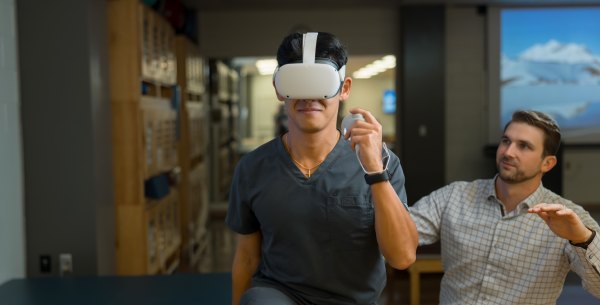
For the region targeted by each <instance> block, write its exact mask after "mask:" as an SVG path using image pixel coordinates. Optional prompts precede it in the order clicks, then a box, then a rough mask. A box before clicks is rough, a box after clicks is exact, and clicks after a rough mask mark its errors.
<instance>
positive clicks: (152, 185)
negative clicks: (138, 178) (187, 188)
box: [144, 174, 169, 199]
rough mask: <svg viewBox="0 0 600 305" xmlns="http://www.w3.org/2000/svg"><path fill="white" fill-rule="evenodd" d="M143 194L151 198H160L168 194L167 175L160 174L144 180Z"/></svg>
mask: <svg viewBox="0 0 600 305" xmlns="http://www.w3.org/2000/svg"><path fill="white" fill-rule="evenodd" d="M144 195H145V196H146V197H148V198H152V199H161V198H164V197H166V196H167V195H169V178H168V177H167V175H166V174H161V175H158V176H154V177H151V178H149V179H147V180H146V181H144Z"/></svg>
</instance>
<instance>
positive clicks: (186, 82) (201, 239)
mask: <svg viewBox="0 0 600 305" xmlns="http://www.w3.org/2000/svg"><path fill="white" fill-rule="evenodd" d="M176 50H177V82H178V83H179V85H180V87H181V96H182V107H181V127H182V128H181V141H180V149H179V160H180V162H179V167H180V168H181V183H180V184H179V191H180V194H181V203H182V205H181V215H182V222H181V232H182V240H183V243H182V249H183V251H184V252H183V253H184V255H183V257H184V258H185V259H184V265H185V267H186V269H188V270H192V271H208V270H204V269H203V268H202V266H203V265H206V260H210V255H209V252H210V249H209V246H210V243H209V242H208V240H209V236H208V230H207V215H208V202H209V198H208V197H209V196H208V176H207V170H208V166H207V163H208V160H209V158H208V138H209V135H208V130H209V122H208V115H207V112H208V105H207V104H208V101H207V92H206V91H207V90H206V85H205V81H206V76H205V75H206V72H207V71H206V69H205V59H204V58H203V57H202V56H201V54H200V52H199V50H198V48H197V47H196V46H195V45H194V44H193V43H192V42H191V41H190V40H189V39H188V38H187V37H184V36H179V37H177V40H176Z"/></svg>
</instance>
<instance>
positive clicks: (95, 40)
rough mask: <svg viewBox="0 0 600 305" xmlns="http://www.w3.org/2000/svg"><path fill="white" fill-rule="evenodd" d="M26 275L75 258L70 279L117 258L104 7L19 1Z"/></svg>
mask: <svg viewBox="0 0 600 305" xmlns="http://www.w3.org/2000/svg"><path fill="white" fill-rule="evenodd" d="M17 16H18V28H19V57H20V74H21V80H20V81H21V104H22V111H23V156H24V165H25V166H24V170H25V187H26V190H27V196H26V197H25V207H26V209H25V213H26V214H25V215H26V219H27V223H26V238H27V239H26V240H27V242H26V244H27V246H26V248H27V253H26V254H27V260H26V266H27V275H28V276H40V275H48V274H42V273H41V272H40V262H39V261H40V256H41V255H50V256H51V258H52V272H51V273H50V274H51V275H57V274H58V255H59V254H60V253H70V254H72V256H73V269H74V270H73V274H74V275H98V274H113V273H114V259H115V242H114V230H115V228H114V226H115V224H114V206H113V194H112V170H111V169H112V161H111V155H112V153H111V128H110V126H111V125H110V108H109V106H110V103H109V101H108V85H107V84H108V82H107V81H108V79H107V71H106V68H107V66H108V60H107V59H108V58H107V47H108V46H107V41H108V39H107V37H106V31H107V25H106V1H104V0H87V1H61V2H47V1H35V0H22V1H19V5H18V7H17Z"/></svg>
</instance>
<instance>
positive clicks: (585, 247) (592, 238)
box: [569, 228, 596, 250]
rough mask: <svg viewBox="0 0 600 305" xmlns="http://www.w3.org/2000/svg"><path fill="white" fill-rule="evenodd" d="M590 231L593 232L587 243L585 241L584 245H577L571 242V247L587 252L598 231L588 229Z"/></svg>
mask: <svg viewBox="0 0 600 305" xmlns="http://www.w3.org/2000/svg"><path fill="white" fill-rule="evenodd" d="M588 229H589V230H590V231H592V235H591V236H590V238H588V240H586V241H584V242H582V243H576V244H574V243H572V242H571V241H570V240H569V243H570V244H571V245H573V246H575V247H579V248H584V249H586V250H587V247H588V246H589V245H590V244H591V243H592V241H594V237H596V231H595V230H592V229H590V228H588Z"/></svg>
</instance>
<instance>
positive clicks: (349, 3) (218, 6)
mask: <svg viewBox="0 0 600 305" xmlns="http://www.w3.org/2000/svg"><path fill="white" fill-rule="evenodd" d="M181 2H182V3H183V4H184V5H185V6H186V7H189V8H192V9H197V10H231V9H294V8H303V9H306V8H315V9H326V8H340V6H343V7H344V8H356V7H390V8H391V7H401V6H405V5H432V4H445V5H459V6H462V5H474V6H478V5H492V6H496V5H509V6H563V5H569V6H573V5H600V0H543V1H540V0H487V1H486V0H368V1H367V0H345V1H343V2H342V1H339V0H181Z"/></svg>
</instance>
